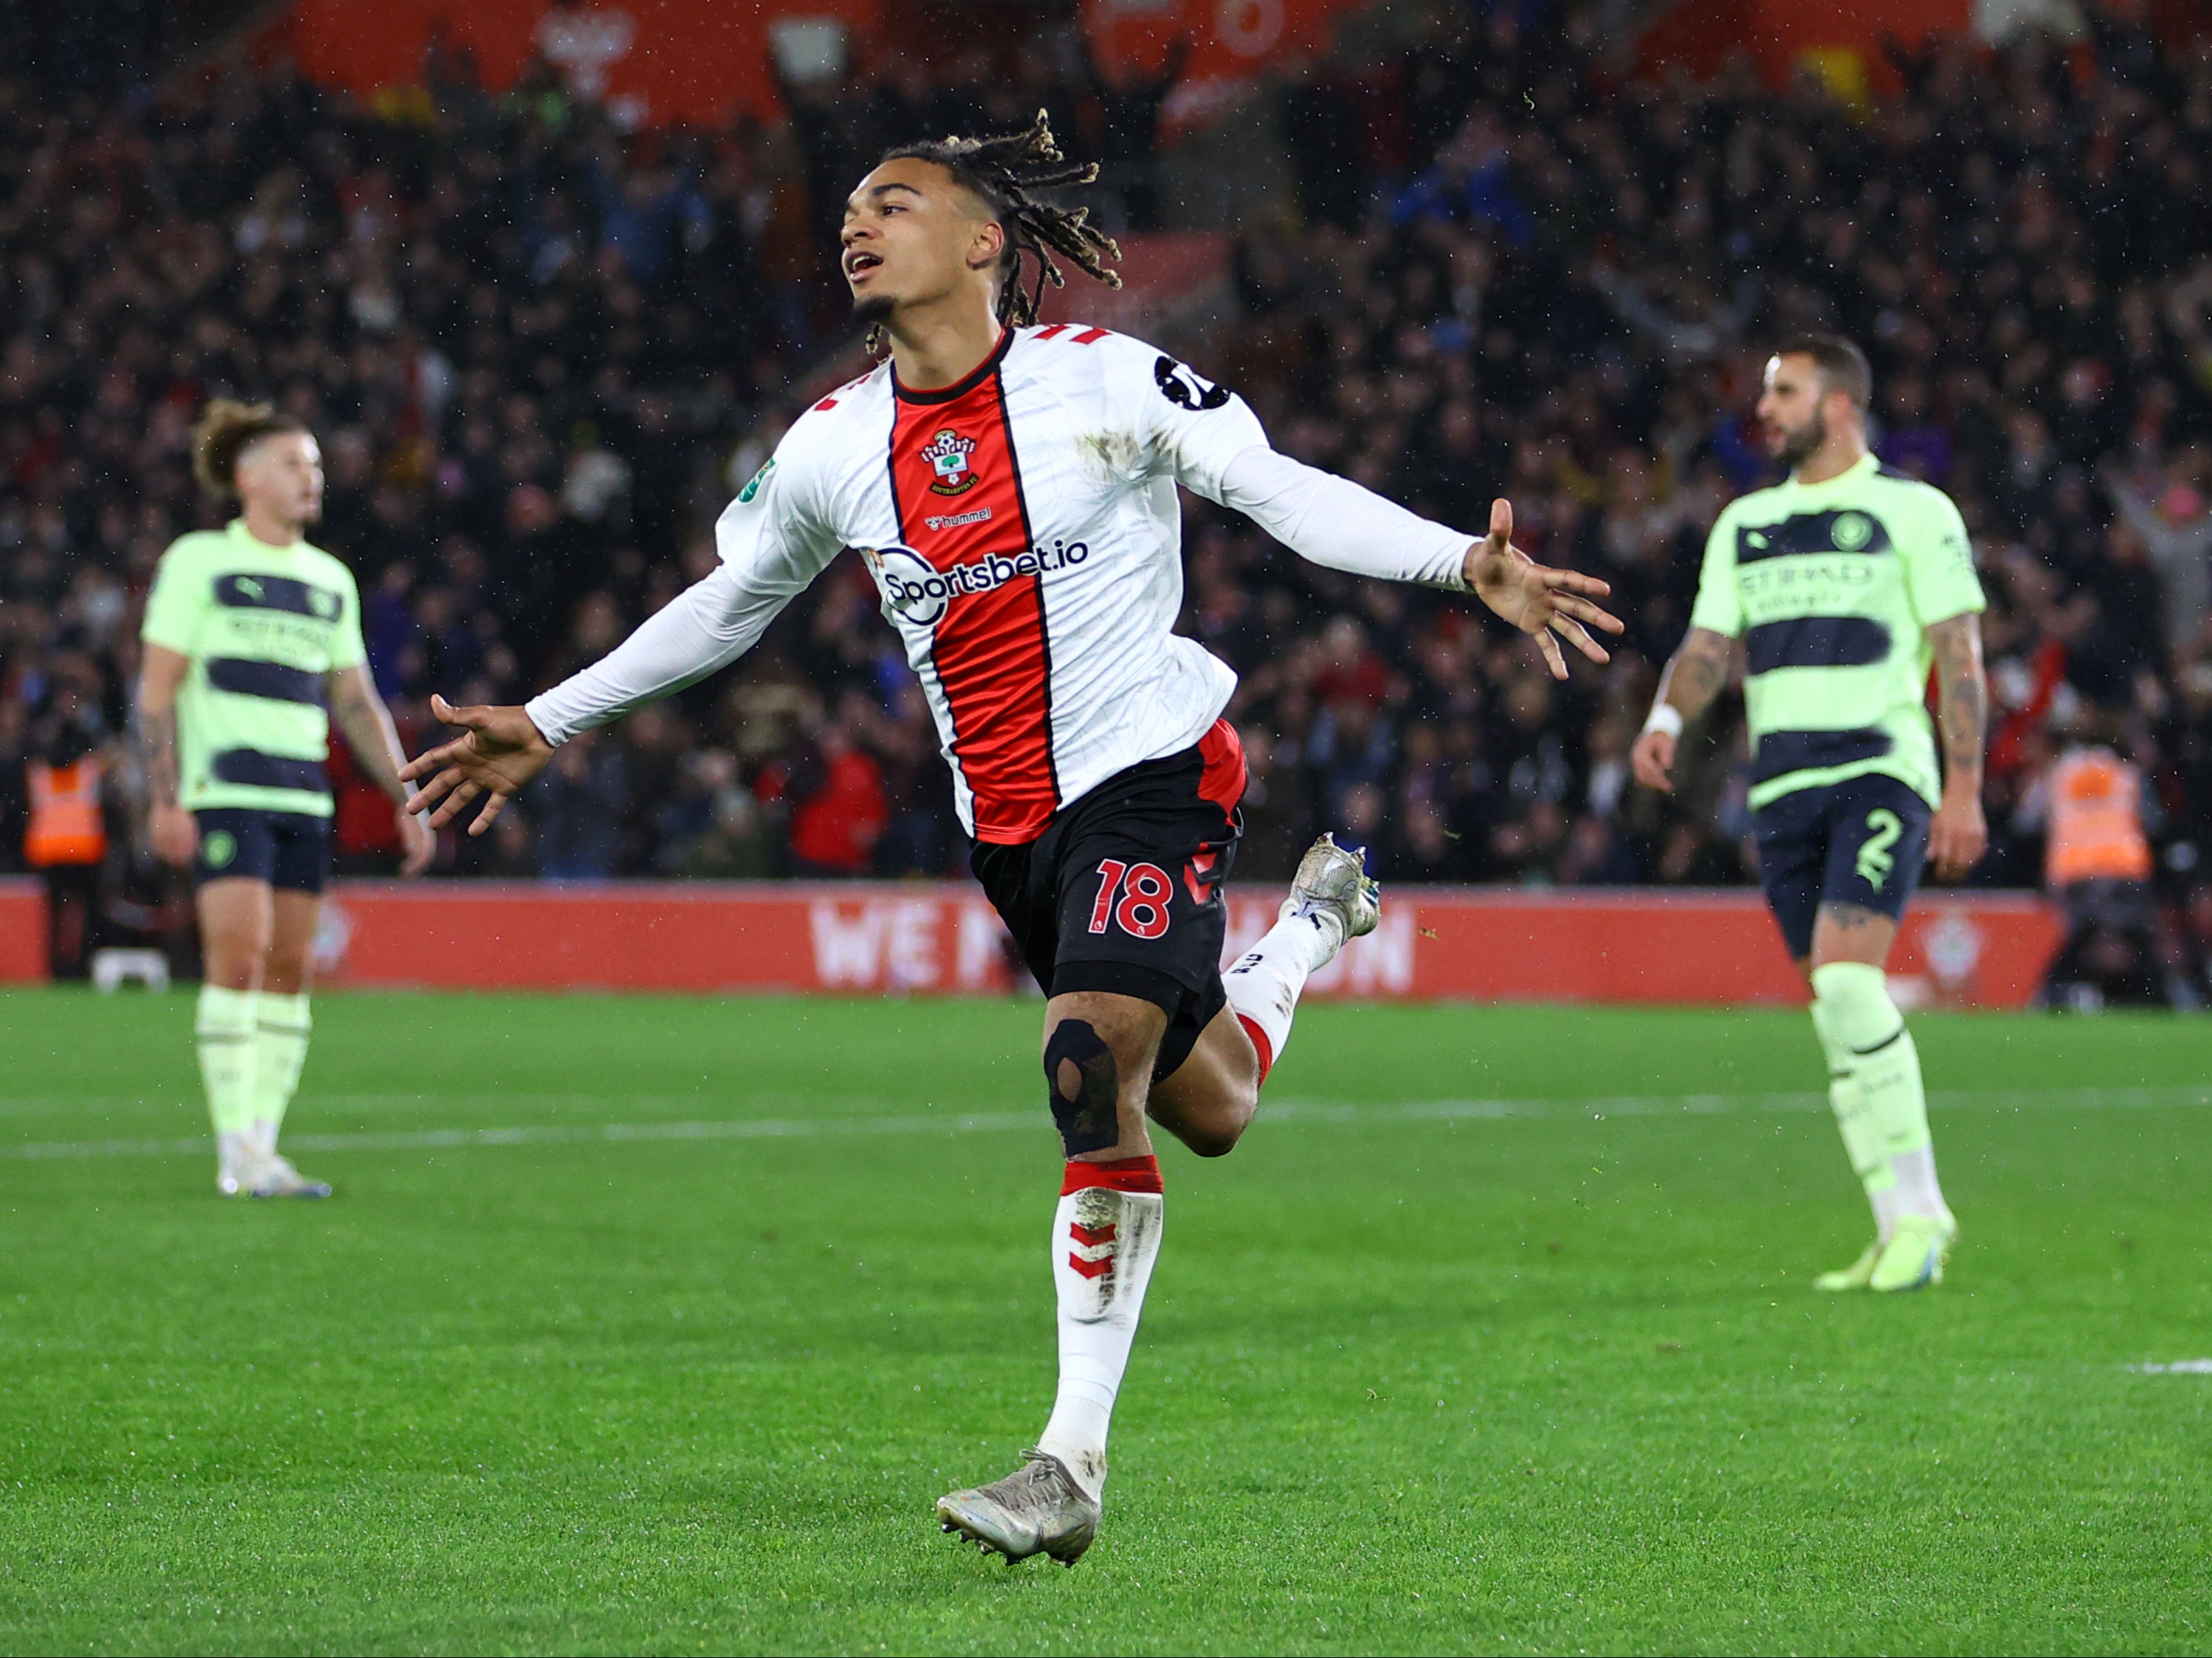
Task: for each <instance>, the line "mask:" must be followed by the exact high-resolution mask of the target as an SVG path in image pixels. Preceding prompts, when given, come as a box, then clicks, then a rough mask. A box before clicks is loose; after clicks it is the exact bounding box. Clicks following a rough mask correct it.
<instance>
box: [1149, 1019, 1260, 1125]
mask: <svg viewBox="0 0 2212 1658" xmlns="http://www.w3.org/2000/svg"><path fill="white" fill-rule="evenodd" d="M1146 1108H1147V1109H1148V1110H1149V1111H1150V1112H1151V1114H1152V1121H1154V1122H1156V1123H1158V1125H1159V1126H1160V1127H1163V1128H1164V1129H1166V1130H1167V1131H1168V1133H1170V1134H1173V1135H1174V1136H1175V1137H1176V1139H1179V1140H1181V1141H1182V1143H1183V1144H1184V1145H1187V1146H1188V1147H1189V1148H1190V1149H1191V1150H1192V1151H1195V1152H1197V1153H1198V1155H1199V1156H1200V1157H1225V1156H1227V1155H1228V1154H1229V1153H1230V1152H1231V1151H1234V1150H1236V1148H1237V1141H1238V1140H1239V1139H1242V1138H1243V1133H1244V1131H1245V1129H1246V1128H1248V1127H1250V1126H1251V1122H1252V1117H1253V1114H1254V1113H1255V1112H1256V1111H1257V1110H1258V1109H1259V1108H1260V1050H1259V1049H1258V1048H1255V1046H1254V1045H1253V1042H1252V1038H1251V1036H1250V1035H1249V1033H1248V1032H1247V1031H1246V1029H1244V1022H1243V1018H1242V1017H1240V1016H1239V1015H1238V1013H1237V1010H1236V1009H1235V1008H1233V1007H1231V1006H1228V1005H1223V1007H1222V1009H1221V1011H1219V1012H1218V1013H1217V1014H1215V1015H1214V1016H1213V1017H1212V1019H1211V1020H1209V1021H1208V1022H1207V1023H1206V1029H1204V1030H1202V1031H1200V1033H1199V1037H1198V1041H1197V1042H1195V1043H1194V1044H1193V1045H1192V1047H1191V1050H1190V1056H1189V1058H1188V1059H1186V1060H1184V1061H1183V1062H1182V1064H1181V1065H1179V1066H1176V1068H1175V1070H1174V1071H1173V1072H1171V1073H1170V1074H1169V1075H1168V1076H1165V1077H1163V1078H1160V1080H1158V1082H1156V1083H1154V1084H1152V1097H1151V1100H1150V1102H1149V1103H1148V1105H1147V1107H1146Z"/></svg>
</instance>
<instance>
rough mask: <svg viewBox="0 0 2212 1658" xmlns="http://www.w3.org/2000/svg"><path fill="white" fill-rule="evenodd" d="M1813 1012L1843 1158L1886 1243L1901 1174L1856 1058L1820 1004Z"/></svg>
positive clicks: (1894, 1218)
mask: <svg viewBox="0 0 2212 1658" xmlns="http://www.w3.org/2000/svg"><path fill="white" fill-rule="evenodd" d="M1812 1011H1813V1029H1814V1034H1816V1035H1818V1036H1819V1037H1820V1050H1821V1052H1822V1053H1823V1054H1826V1056H1827V1060H1828V1106H1829V1108H1830V1109H1831V1110H1832V1111H1833V1112H1834V1113H1835V1114H1836V1127H1837V1128H1838V1131H1839V1132H1841V1133H1842V1134H1843V1137H1844V1156H1845V1157H1849V1158H1850V1160H1851V1172H1852V1173H1853V1174H1855V1175H1857V1176H1858V1177H1859V1184H1860V1185H1861V1186H1862V1187H1864V1188H1865V1190H1866V1195H1867V1204H1868V1206H1869V1207H1870V1208H1872V1209H1873V1211H1874V1228H1875V1239H1876V1240H1877V1241H1878V1242H1882V1243H1887V1242H1889V1237H1890V1234H1891V1233H1892V1232H1893V1231H1895V1230H1897V1216H1898V1210H1899V1201H1898V1194H1897V1173H1896V1170H1895V1169H1892V1168H1891V1167H1890V1161H1889V1151H1888V1149H1887V1147H1885V1146H1884V1145H1882V1141H1881V1124H1879V1123H1877V1122H1876V1121H1875V1120H1874V1114H1873V1113H1872V1112H1870V1111H1869V1110H1868V1109H1867V1103H1866V1096H1865V1094H1864V1093H1863V1091H1862V1090H1860V1088H1859V1079H1858V1077H1857V1073H1856V1072H1855V1071H1854V1069H1853V1067H1854V1065H1855V1063H1856V1060H1857V1055H1855V1054H1853V1053H1852V1052H1851V1050H1850V1048H1849V1047H1848V1046H1847V1045H1846V1044H1844V1042H1840V1041H1838V1039H1837V1037H1836V1035H1835V1034H1834V1033H1833V1032H1832V1030H1830V1029H1829V1028H1828V1024H1827V1022H1826V1018H1825V1017H1823V1013H1824V1007H1823V1005H1822V1004H1821V1003H1820V1002H1819V1001H1817V1000H1816V1001H1814V1004H1813V1009H1812Z"/></svg>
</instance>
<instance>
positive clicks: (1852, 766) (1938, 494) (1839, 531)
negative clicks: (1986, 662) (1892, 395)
mask: <svg viewBox="0 0 2212 1658" xmlns="http://www.w3.org/2000/svg"><path fill="white" fill-rule="evenodd" d="M1983 606H1984V599H1983V598H1982V584H1981V581H1980V580H1979V579H1978V578H1977V577H1976V575H1975V574H1974V556H1973V550H1972V547H1971V546H1970V545H1969V544H1968V543H1967V540H1966V525H1965V523H1964V522H1963V521H1962V520H1961V519H1960V517H1959V509H1958V508H1957V507H1954V506H1953V505H1952V504H1951V498H1950V497H1949V496H1948V495H1945V494H1944V493H1943V492H1942V490H1941V489H1936V488H1935V487H1934V486H1933V485H1930V484H1926V483H1921V482H1920V481H1919V480H1918V479H1917V478H1911V477H1906V476H1905V474H1903V473H1902V472H1893V471H1890V470H1889V469H1888V468H1887V467H1885V466H1883V465H1881V463H1880V462H1879V461H1877V460H1876V459H1875V457H1874V456H1872V455H1869V456H1867V457H1866V458H1865V459H1863V460H1861V461H1860V462H1859V463H1858V465H1856V466H1853V467H1851V468H1850V470H1849V471H1845V472H1843V473H1841V474H1839V475H1838V476H1837V477H1832V478H1830V479H1828V480H1827V481H1826V483H1798V482H1797V480H1796V479H1795V478H1791V479H1790V481H1789V482H1788V483H1778V484H1776V485H1775V486H1774V487H1773V488H1772V489H1755V490H1753V492H1752V493H1751V494H1749V495H1744V496H1741V497H1740V498H1739V499H1737V500H1735V501H1730V502H1729V504H1728V506H1727V507H1725V508H1724V509H1723V511H1722V513H1721V515H1720V518H1719V519H1718V521H1717V522H1716V523H1715V524H1714V525H1713V532H1712V536H1711V538H1710V539H1709V540H1708V541H1707V542H1706V543H1705V568H1704V571H1703V573H1702V574H1700V575H1699V579H1698V603H1697V607H1696V609H1695V610H1692V612H1691V615H1690V625H1691V626H1692V627H1693V628H1709V629H1711V630H1712V631H1713V632H1715V633H1717V634H1726V635H1728V636H1729V638H1731V639H1736V638H1741V640H1742V641H1743V642H1744V654H1745V658H1746V663H1745V678H1744V706H1745V711H1746V713H1747V714H1748V716H1749V719H1750V725H1751V745H1752V787H1751V805H1753V807H1754V808H1756V807H1759V806H1763V805H1767V804H1768V803H1769V802H1770V801H1773V800H1778V799H1780V798H1781V797H1782V796H1784V795H1785V794H1789V793H1792V792H1793V791H1795V790H1797V789H1805V788H1815V787H1818V786H1820V785H1822V784H1826V783H1839V782H1842V781H1843V780H1844V779H1845V778H1849V777H1859V776H1863V775H1865V774H1867V773H1869V772H1880V773H1884V774H1887V775H1888V776H1891V777H1895V778H1899V779H1901V780H1903V781H1905V782H1906V783H1909V784H1911V786H1913V788H1915V789H1917V791H1919V793H1921V794H1922V795H1923V797H1924V798H1925V799H1927V800H1928V801H1929V804H1930V805H1934V804H1936V802H1937V801H1938V800H1940V799H1941V798H1942V774H1941V773H1940V772H1939V771H1938V770H1937V768H1936V733H1935V727H1934V726H1933V725H1932V724H1931V723H1930V722H1929V718H1928V708H1927V704H1926V701H1925V700H1924V699H1925V691H1926V687H1927V684H1928V668H1929V659H1930V655H1931V653H1930V651H1929V645H1928V629H1929V627H1930V626H1932V625H1933V624H1935V623H1938V622H1942V621H1945V620H1947V619H1948V618H1949V617H1951V616H1963V615H1965V614H1966V612H1968V611H1970V610H1981V609H1982V608H1983Z"/></svg>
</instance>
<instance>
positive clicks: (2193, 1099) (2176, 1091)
mask: <svg viewBox="0 0 2212 1658" xmlns="http://www.w3.org/2000/svg"><path fill="white" fill-rule="evenodd" d="M399 1097H401V1096H362V1095H343V1094H341V1095H331V1096H325V1098H324V1103H325V1104H328V1105H331V1106H336V1107H341V1108H343V1106H345V1105H347V1104H349V1103H354V1104H359V1103H362V1102H366V1101H368V1100H371V1099H376V1100H392V1099H397V1098H399ZM483 1097H484V1098H485V1099H487V1100H489V1099H492V1098H503V1101H504V1103H506V1104H507V1105H508V1106H510V1107H513V1106H517V1105H521V1104H537V1105H540V1106H553V1105H556V1104H558V1105H564V1106H581V1105H612V1104H632V1105H635V1104H640V1103H643V1102H647V1101H648V1100H671V1101H672V1100H678V1099H680V1100H683V1101H684V1102H687V1103H688V1102H691V1099H692V1096H655V1095H574V1096H550V1095H546V1096H483ZM30 1103H32V1102H29V1101H7V1100H0V1108H6V1107H8V1106H10V1105H16V1106H21V1105H28V1104H30ZM72 1103H74V1104H76V1106H78V1107H79V1108H82V1106H84V1105H85V1104H86V1103H87V1102H84V1101H77V1102H72ZM134 1103H135V1102H134ZM449 1103H450V1102H449ZM1827 1103H1828V1102H1827V1100H1826V1097H1825V1096H1821V1095H1818V1094H1785V1093H1772V1094H1624V1095H1618V1096H1609V1097H1605V1098H1597V1099H1579V1100H1556V1099H1554V1100H1545V1099H1520V1100H1504V1099H1499V1100H1414V1101H1407V1102H1399V1103H1392V1104H1383V1105H1358V1104H1353V1103H1351V1102H1346V1101H1333V1100H1314V1099H1289V1100H1282V1101H1277V1102H1271V1103H1266V1104H1263V1105H1262V1106H1261V1121H1262V1122H1263V1123H1267V1122H1305V1123H1364V1122H1390V1121H1401V1122H1406V1121H1462V1120H1474V1121H1484V1120H1498V1119H1505V1118H1515V1117H1536V1118H1542V1117H1553V1118H1557V1117H1564V1116H1577V1117H1584V1118H1589V1119H1591V1120H1594V1121H1602V1120H1603V1119H1604V1118H1606V1117H1609V1116H1618V1117H1658V1116H1679V1115H1701V1116H1702V1115H1714V1114H1726V1113H1751V1114H1758V1113H1774V1112H1801V1111H1802V1112H1812V1111H1820V1110H1825V1109H1826V1108H1827ZM1929 1103H1930V1104H1932V1105H1935V1106H1937V1107H1939V1108H1981V1109H1984V1110H2005V1109H2019V1108H2022V1107H2030V1106H2032V1107H2039V1108H2047V1107H2052V1106H2058V1107H2076V1108H2087V1109H2109V1108H2115V1107H2118V1108H2128V1107H2149V1106H2171V1105H2187V1106H2204V1105H2212V1089H2206V1088H2077V1089H2063V1088H2048V1089H1962V1090H1948V1091H1944V1092H1939V1093H1936V1094H1934V1095H1931V1096H1929ZM1047 1121H1048V1120H1047V1118H1046V1116H1045V1114H1043V1113H1042V1112H1038V1111H998V1112H981V1113H969V1114H964V1115H961V1116H942V1117H939V1116H884V1117H873V1116H851V1117H748V1118H738V1119H733V1120H732V1119H726V1120H722V1121H704V1122H647V1123H585V1124H560V1123H538V1124H523V1125H520V1126H517V1127H507V1128H424V1129H396V1130H369V1131H366V1132H362V1133H337V1134H295V1135H293V1136H291V1137H290V1138H289V1139H287V1140H286V1141H285V1144H286V1145H289V1146H290V1147H292V1148H293V1149H295V1150H297V1151H448V1150H458V1149H462V1148H465V1147H471V1146H491V1145H608V1144H623V1143H626V1142H630V1141H655V1140H748V1139H812V1138H817V1137H822V1136H830V1135H848V1134H849V1135H878V1134H890V1135H898V1134H974V1133H1000V1132H1011V1131H1017V1130H1030V1131H1038V1130H1041V1129H1042V1127H1044V1126H1045V1124H1046V1122H1047ZM207 1149H208V1144H207V1141H206V1140H205V1139H198V1138H194V1139H128V1140H127V1139H112V1140H50V1141H44V1142H36V1143H33V1144H28V1145H0V1159H8V1160H15V1161H26V1160H33V1161H34V1160H39V1159H46V1158H72V1157H197V1156H202V1155H204V1153H205V1152H206V1151H207Z"/></svg>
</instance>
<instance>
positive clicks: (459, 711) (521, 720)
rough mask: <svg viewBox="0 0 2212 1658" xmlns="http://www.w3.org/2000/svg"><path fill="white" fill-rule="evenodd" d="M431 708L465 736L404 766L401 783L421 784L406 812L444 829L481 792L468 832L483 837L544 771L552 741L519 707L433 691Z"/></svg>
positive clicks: (551, 752) (433, 826)
mask: <svg viewBox="0 0 2212 1658" xmlns="http://www.w3.org/2000/svg"><path fill="white" fill-rule="evenodd" d="M430 712H431V713H432V714H435V715H437V716H438V718H439V719H440V720H442V721H443V722H444V723H445V724H447V725H448V726H460V727H461V734H460V735H459V737H457V738H454V739H453V741H452V742H450V743H444V744H440V745H439V746H438V747H436V748H435V749H432V750H429V751H428V753H427V754H421V755H417V756H416V757H415V758H414V759H412V760H410V761H409V762H407V764H406V765H405V766H404V767H402V768H400V773H399V777H400V780H401V781H402V782H406V783H416V784H419V785H420V787H419V788H417V789H416V792H415V793H414V795H413V796H412V797H410V799H409V800H408V802H407V810H408V811H412V812H428V814H429V818H428V822H429V826H430V827H431V828H432V829H443V828H445V827H446V825H447V824H448V823H452V822H453V819H454V818H456V817H459V816H460V815H461V812H462V811H463V809H464V808H465V807H466V806H467V805H468V804H469V802H471V800H474V799H477V798H478V797H480V796H481V797H482V798H483V803H484V805H483V811H479V812H478V813H477V815H476V819H475V821H474V822H472V823H470V825H469V833H470V834H471V835H482V834H483V832H484V831H485V830H486V829H489V828H490V827H491V826H492V821H493V820H494V819H495V818H496V817H498V816H499V814H500V813H501V811H503V810H505V808H506V805H507V802H508V801H510V800H512V799H514V797H515V796H516V795H518V794H520V793H521V792H522V786H523V785H524V784H526V783H527V782H528V781H529V780H531V779H532V778H533V777H535V776H537V775H538V773H539V772H541V771H543V770H544V769H545V762H547V761H549V760H550V759H551V758H552V757H553V745H552V744H550V743H549V742H547V741H546V740H545V738H544V733H542V732H539V730H538V727H537V726H536V725H535V724H533V723H532V720H531V718H530V716H529V714H526V712H524V711H523V710H522V709H521V708H455V707H454V706H453V704H452V703H450V702H448V701H446V699H445V698H444V697H442V696H436V695H433V696H432V697H431V699H430Z"/></svg>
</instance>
